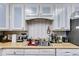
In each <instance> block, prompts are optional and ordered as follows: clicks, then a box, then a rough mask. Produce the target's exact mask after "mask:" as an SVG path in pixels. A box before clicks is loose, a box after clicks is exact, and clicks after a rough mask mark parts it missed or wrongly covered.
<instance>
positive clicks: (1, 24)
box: [0, 4, 9, 30]
mask: <svg viewBox="0 0 79 59" xmlns="http://www.w3.org/2000/svg"><path fill="white" fill-rule="evenodd" d="M8 29H9V7H8V4H0V30H8Z"/></svg>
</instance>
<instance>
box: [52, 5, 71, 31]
mask: <svg viewBox="0 0 79 59" xmlns="http://www.w3.org/2000/svg"><path fill="white" fill-rule="evenodd" d="M70 10H71V8H70V9H69V7H67V6H65V5H63V6H62V5H56V6H55V11H54V15H53V18H54V22H53V25H54V29H57V30H60V31H61V30H63V31H66V30H70V13H69V11H70Z"/></svg>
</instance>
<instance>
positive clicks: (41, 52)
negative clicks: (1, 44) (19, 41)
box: [2, 49, 55, 56]
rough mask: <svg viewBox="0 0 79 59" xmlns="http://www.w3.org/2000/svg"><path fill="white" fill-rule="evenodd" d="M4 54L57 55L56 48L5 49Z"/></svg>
mask: <svg viewBox="0 0 79 59" xmlns="http://www.w3.org/2000/svg"><path fill="white" fill-rule="evenodd" d="M2 55H4V56H7V55H9V56H10V55H11V56H12V55H41V56H42V55H51V56H55V49H3V51H2Z"/></svg>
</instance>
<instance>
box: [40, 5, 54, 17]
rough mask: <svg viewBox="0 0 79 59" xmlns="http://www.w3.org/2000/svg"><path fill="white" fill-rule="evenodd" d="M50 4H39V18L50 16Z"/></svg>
mask: <svg viewBox="0 0 79 59" xmlns="http://www.w3.org/2000/svg"><path fill="white" fill-rule="evenodd" d="M52 11H53V10H52V4H40V16H52V14H53V13H52Z"/></svg>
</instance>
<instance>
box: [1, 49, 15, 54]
mask: <svg viewBox="0 0 79 59" xmlns="http://www.w3.org/2000/svg"><path fill="white" fill-rule="evenodd" d="M13 54H14V49H3V52H2V55H13Z"/></svg>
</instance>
